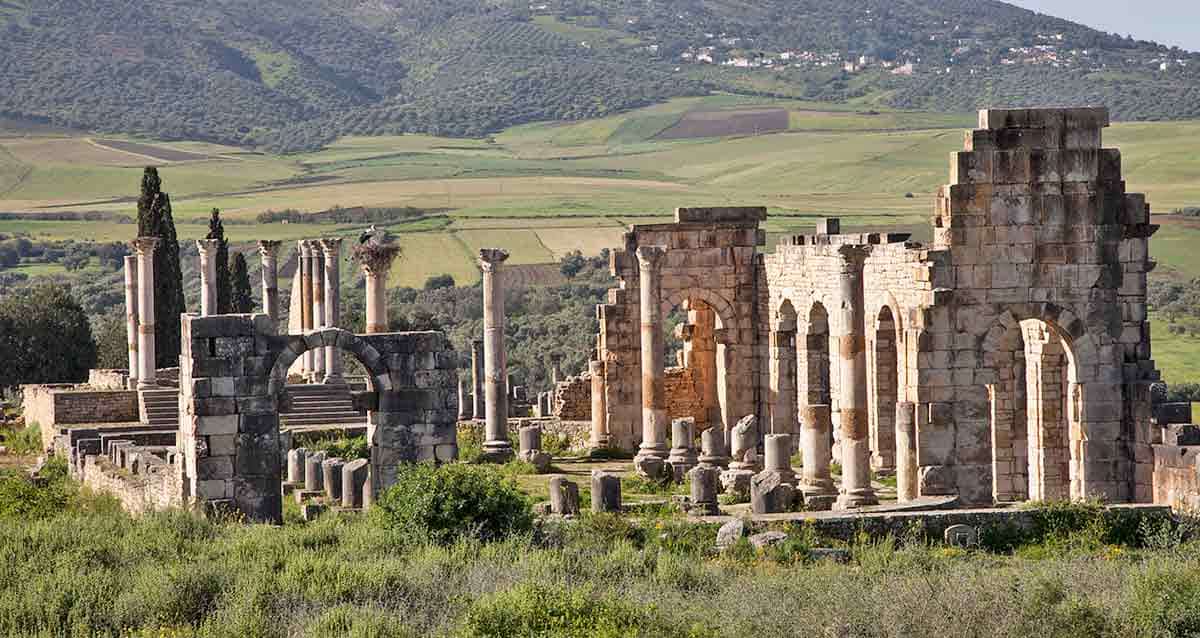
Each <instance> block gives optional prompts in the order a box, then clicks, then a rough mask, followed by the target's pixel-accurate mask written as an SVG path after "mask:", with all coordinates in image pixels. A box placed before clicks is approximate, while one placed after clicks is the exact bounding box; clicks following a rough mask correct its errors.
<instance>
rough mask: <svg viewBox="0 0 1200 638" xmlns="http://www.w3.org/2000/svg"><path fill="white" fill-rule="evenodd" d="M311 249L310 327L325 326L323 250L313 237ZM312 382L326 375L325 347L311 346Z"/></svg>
mask: <svg viewBox="0 0 1200 638" xmlns="http://www.w3.org/2000/svg"><path fill="white" fill-rule="evenodd" d="M308 245H309V246H310V249H311V251H312V287H313V292H312V298H313V305H312V318H313V319H312V329H313V330H321V329H322V328H325V327H326V325H325V251H324V248H323V247H322V246H321V242H320V241H318V240H316V239H314V240H311V241H310V242H308ZM310 352H312V353H313V376H312V382H313V383H320V382H321V381H322V380H323V379H324V378H325V375H326V371H325V348H313V349H312V350H310Z"/></svg>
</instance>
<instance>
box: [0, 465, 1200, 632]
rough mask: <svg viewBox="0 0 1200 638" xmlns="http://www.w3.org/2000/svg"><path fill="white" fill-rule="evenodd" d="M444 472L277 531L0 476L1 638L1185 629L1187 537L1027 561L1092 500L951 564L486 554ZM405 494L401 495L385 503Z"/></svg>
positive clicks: (1194, 547)
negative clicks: (373, 504) (423, 507)
mask: <svg viewBox="0 0 1200 638" xmlns="http://www.w3.org/2000/svg"><path fill="white" fill-rule="evenodd" d="M450 467H453V468H458V470H454V471H453V472H455V473H448V474H445V477H446V478H447V479H449V477H451V476H453V477H455V478H454V479H452V480H449V483H448V484H445V485H440V486H439V487H447V488H448V493H449V494H452V495H454V498H455V499H457V500H456V501H455V502H457V503H459V504H464V503H469V504H471V505H470V506H468V507H466V508H464V509H460V510H455V508H439V507H437V506H434V507H433V508H432V509H433V510H435V511H440V512H442V513H443V515H440V516H439V517H438V519H437V520H438V521H440V522H439V523H437V524H431V523H430V521H429V520H428V519H426V518H424V517H418V519H417V520H416V522H415V523H414V524H409V523H408V521H410V520H412V519H410V517H407V516H401V517H400V518H399V519H397V518H394V517H393V514H394V513H395V511H396V510H392V512H390V513H387V514H385V513H384V512H383V511H381V510H377V511H378V512H379V514H378V515H375V514H368V515H365V516H357V517H343V516H338V515H336V514H327V515H325V516H323V517H321V518H319V519H318V520H316V521H314V522H311V523H299V522H297V523H294V524H288V525H285V526H283V527H281V528H276V527H270V526H263V525H254V526H247V525H243V524H240V523H237V522H233V521H228V522H226V521H205V520H201V519H199V518H197V517H195V516H194V515H192V514H188V513H184V512H177V511H176V512H165V513H159V514H152V515H148V516H144V517H142V518H139V519H133V518H130V517H129V516H127V515H126V514H124V513H123V512H121V511H119V509H117V508H116V507H115V505H114V503H113V502H112V501H111V499H98V498H97V497H95V496H92V495H89V494H87V493H86V492H85V491H83V490H80V489H79V488H78V487H77V486H75V485H73V484H72V483H71V482H70V481H69V479H67V478H66V477H65V468H64V467H63V466H62V465H61V464H51V465H50V466H48V467H47V468H46V469H44V470H43V471H42V478H41V481H42V485H41V486H36V485H35V483H34V482H32V481H30V480H29V479H28V478H27V477H25V476H24V475H23V474H19V473H7V474H3V475H0V553H3V555H4V556H5V557H6V559H5V561H4V562H3V568H2V569H0V634H2V635H11V636H18V635H20V636H24V635H63V636H113V637H116V636H122V637H126V636H140V637H150V636H189V637H191V636H197V637H216V636H234V635H236V636H248V637H262V638H285V637H290V636H325V635H338V636H340V635H347V636H444V637H447V638H449V637H451V636H453V637H457V638H463V637H482V636H511V635H520V636H688V637H708V636H732V635H739V636H740V635H747V634H752V635H755V636H767V637H773V636H781V637H782V636H794V635H796V634H797V633H798V632H806V633H814V634H819V635H839V636H918V635H921V636H925V635H957V634H960V633H962V632H963V630H964V628H966V629H969V631H970V632H972V633H973V634H975V635H988V636H991V635H997V636H999V635H1003V636H1034V635H1036V636H1063V637H1066V636H1071V637H1073V636H1082V635H1087V636H1106V637H1117V638H1124V637H1128V638H1135V637H1137V638H1140V637H1147V638H1151V637H1155V638H1156V637H1159V636H1185V635H1192V634H1194V633H1195V632H1196V631H1197V630H1198V629H1200V624H1198V621H1200V613H1198V611H1197V610H1200V576H1198V575H1197V574H1200V544H1198V542H1197V540H1196V539H1197V537H1196V534H1195V532H1196V528H1195V527H1194V526H1192V525H1190V524H1176V523H1171V522H1169V521H1168V522H1160V523H1156V524H1147V525H1143V526H1142V527H1140V528H1134V530H1133V532H1132V533H1131V535H1128V536H1126V533H1127V531H1128V530H1126V531H1122V532H1120V534H1118V536H1119V537H1120V539H1121V542H1122V544H1119V545H1110V544H1108V541H1105V542H1104V543H1102V544H1097V545H1092V544H1090V543H1084V542H1070V543H1068V544H1069V545H1070V547H1069V549H1067V550H1065V551H1057V550H1056V551H1041V550H1039V549H1038V548H1039V547H1041V548H1045V547H1049V546H1050V544H1051V543H1058V542H1059V541H1058V540H1054V539H1071V538H1072V537H1076V536H1080V535H1082V536H1085V537H1096V536H1094V526H1095V524H1096V523H1095V521H1096V518H1095V516H1094V514H1095V512H1096V511H1097V509H1096V507H1095V506H1094V505H1087V504H1085V505H1081V506H1068V505H1064V504H1054V505H1052V506H1051V507H1050V508H1049V509H1048V510H1047V512H1046V514H1045V515H1044V516H1043V517H1042V520H1043V521H1044V525H1042V526H1040V527H1042V531H1043V532H1045V535H1044V540H1043V541H1041V542H1038V543H1036V544H1034V545H1030V544H1025V545H1019V546H1018V547H1016V550H1015V555H1008V554H1004V553H990V552H986V551H979V550H975V551H964V550H958V549H950V548H947V547H944V546H942V545H941V544H940V543H938V542H936V541H932V540H930V539H929V538H928V537H927V536H926V535H925V534H924V533H923V532H922V530H921V529H918V528H913V529H912V530H910V531H908V532H906V533H904V534H902V535H901V536H900V537H896V538H893V537H886V538H876V539H869V538H866V537H860V538H858V539H857V540H855V541H854V542H853V543H849V544H845V543H837V542H834V541H830V540H829V539H822V538H820V537H819V536H818V535H816V534H815V533H814V532H813V528H812V527H810V526H803V527H798V528H789V529H787V531H788V532H789V534H790V536H789V540H788V541H787V542H786V543H783V544H780V545H776V546H773V547H770V548H765V549H763V550H755V549H754V548H753V547H752V546H751V545H750V544H749V543H748V542H746V541H745V540H744V539H743V540H742V541H740V542H739V543H737V544H736V545H735V546H734V547H733V548H732V549H730V550H727V551H725V552H723V553H718V552H717V551H716V550H715V548H714V547H713V539H714V537H715V534H716V527H715V526H714V525H694V524H690V523H687V522H685V521H683V520H680V519H679V518H675V517H670V516H649V517H645V518H642V519H641V520H638V521H631V520H630V519H629V518H627V517H620V516H616V515H611V514H605V515H584V516H583V517H582V518H580V519H579V520H577V521H574V522H570V523H560V524H557V525H554V526H549V527H545V528H543V529H542V530H541V531H540V532H538V533H530V528H529V527H527V526H526V525H524V524H521V525H500V526H498V527H497V528H496V529H503V530H508V531H509V532H515V533H502V534H494V535H492V536H491V537H490V538H491V539H492V540H491V542H486V541H484V540H482V538H481V537H480V536H479V535H478V534H477V533H475V532H478V530H479V527H478V526H477V525H474V523H476V522H477V521H478V520H480V518H481V517H482V518H485V519H489V520H495V519H492V518H491V516H490V515H488V514H483V515H482V516H481V515H480V513H481V512H482V513H486V512H488V511H494V510H492V508H490V507H481V506H480V505H481V504H484V503H499V502H500V501H497V500H496V499H494V498H493V496H494V495H495V494H496V491H497V490H496V487H495V486H496V485H497V484H498V483H497V481H496V478H497V477H494V476H490V477H488V476H485V475H484V474H483V473H478V472H481V470H482V468H469V467H467V466H462V465H459V466H450ZM448 469H449V468H447V470H448ZM414 472H417V473H418V474H420V475H421V476H424V477H425V478H422V479H421V480H412V479H413V477H416V476H418V474H412V475H408V476H409V478H407V479H404V478H402V483H404V484H407V485H408V486H409V487H417V486H419V485H423V486H426V487H428V486H429V485H431V483H430V482H429V480H428V479H429V478H430V477H431V476H432V475H431V474H430V473H431V472H435V470H433V468H432V467H430V466H418V468H415V469H414ZM457 472H467V473H468V474H458V473H457ZM468 476H469V478H468ZM406 481H407V483H405V482H406ZM501 482H502V481H501ZM392 494H395V492H391V493H389V496H390V495H392ZM412 496H417V495H416V494H413V493H411V492H404V491H402V492H401V496H400V497H399V500H400V501H405V502H408V501H409V498H410V497H412ZM447 503H449V501H447ZM509 505H513V504H511V503H510V504H509ZM514 507H515V506H514ZM453 511H458V512H463V513H460V514H456V515H455V516H457V517H458V518H459V521H458V523H457V525H458V527H457V529H455V530H451V529H450V528H449V527H442V530H443V532H446V533H444V534H443V533H438V534H434V535H433V536H432V537H429V536H425V534H426V533H427V532H428V531H429V530H430V529H436V528H438V527H441V526H442V525H443V524H446V525H448V524H449V521H450V520H451V518H452V517H448V516H445V514H447V513H452V512H453ZM520 511H527V510H520ZM465 512H472V513H474V514H475V515H473V516H468V515H467V514H465ZM401 521H404V522H401ZM1184 522H1185V523H1186V521H1184ZM518 528H519V529H520V531H517V530H518ZM463 532H466V533H463ZM434 539H438V540H437V541H435V540H434ZM1109 540H1113V541H1115V540H1118V537H1112V538H1110V539H1109ZM822 546H824V547H829V546H841V547H844V548H846V549H848V550H849V556H850V564H849V565H840V564H836V563H833V562H826V561H823V560H814V559H812V558H811V555H810V549H812V548H814V547H822ZM783 603H786V604H783Z"/></svg>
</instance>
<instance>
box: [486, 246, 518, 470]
mask: <svg viewBox="0 0 1200 638" xmlns="http://www.w3.org/2000/svg"><path fill="white" fill-rule="evenodd" d="M506 259H508V253H507V252H505V251H503V250H500V249H498V248H484V249H482V250H480V251H479V266H480V268H481V269H482V270H483V361H484V370H485V375H484V377H485V379H484V381H485V388H484V393H485V396H486V397H487V405H486V415H487V424H486V426H485V428H484V431H485V436H484V442H483V451H484V453H485V454H486V455H487V456H488V458H489V459H491V460H495V461H498V462H505V461H508V460H509V459H511V458H512V456H513V449H512V443H510V442H509V440H508V387H507V382H508V361H507V358H506V357H507V355H506V354H505V350H504V281H503V278H502V277H501V266H502V264H504V261H505V260H506Z"/></svg>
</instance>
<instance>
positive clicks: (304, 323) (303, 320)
mask: <svg viewBox="0 0 1200 638" xmlns="http://www.w3.org/2000/svg"><path fill="white" fill-rule="evenodd" d="M296 247H297V248H299V252H300V254H299V256H298V257H297V260H298V264H299V265H297V266H296V267H297V268H299V269H300V331H301V332H308V331H309V330H312V329H313V316H312V303H313V298H312V277H313V273H312V247H311V246H310V245H309V243H308V240H305V239H302V240H300V241H298V242H296ZM292 294H293V295H294V294H296V292H295V291H292ZM301 361H302V364H301V366H300V373H301V374H302V375H303V376H304V378H305V379H306V380H307V379H309V378H311V377H312V373H313V351H312V349H311V348H310V349H308V350H306V351H305V352H304V354H303V355H302V356H301Z"/></svg>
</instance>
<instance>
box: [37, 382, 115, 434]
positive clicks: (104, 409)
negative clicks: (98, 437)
mask: <svg viewBox="0 0 1200 638" xmlns="http://www.w3.org/2000/svg"><path fill="white" fill-rule="evenodd" d="M83 387H84V388H85V389H80V388H81V386H77V385H73V384H65V385H24V386H21V391H22V396H23V398H22V402H23V403H22V405H23V406H24V411H25V422H26V423H28V424H34V423H36V424H38V425H40V426H41V428H42V444H43V449H50V446H51V444H52V442H53V440H54V435H55V434H56V432H57V429H58V427H59V426H63V425H79V424H84V423H123V422H135V421H137V420H138V400H137V392H134V391H132V390H130V391H126V390H104V391H101V390H92V389H89V388H86V386H83Z"/></svg>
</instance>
